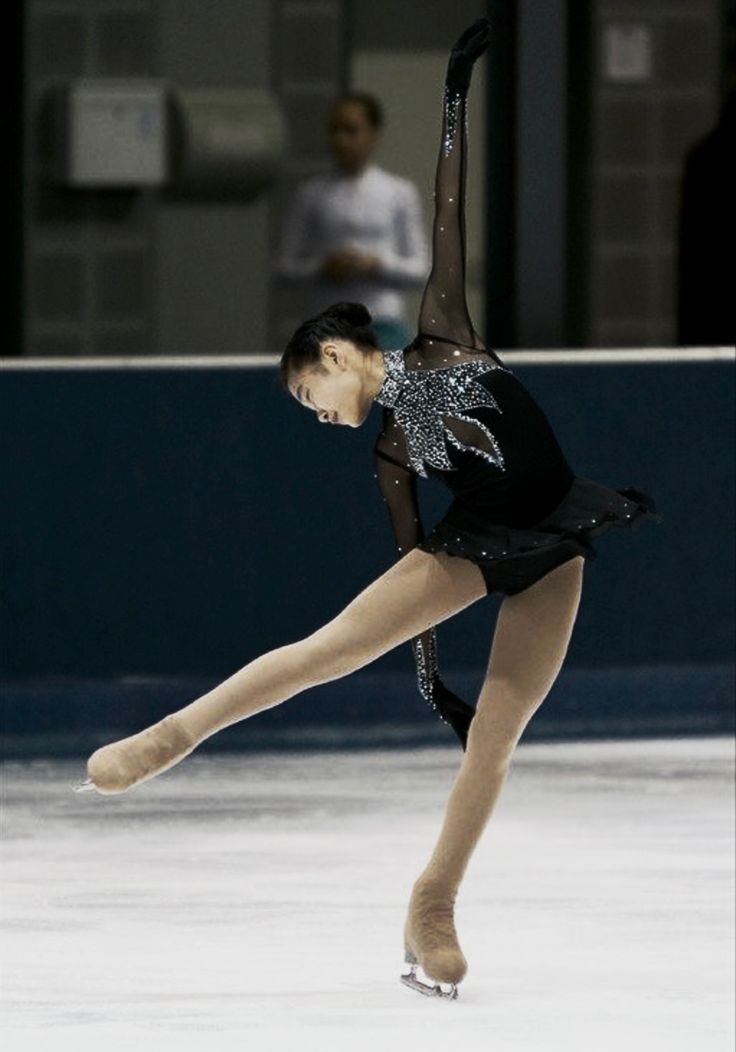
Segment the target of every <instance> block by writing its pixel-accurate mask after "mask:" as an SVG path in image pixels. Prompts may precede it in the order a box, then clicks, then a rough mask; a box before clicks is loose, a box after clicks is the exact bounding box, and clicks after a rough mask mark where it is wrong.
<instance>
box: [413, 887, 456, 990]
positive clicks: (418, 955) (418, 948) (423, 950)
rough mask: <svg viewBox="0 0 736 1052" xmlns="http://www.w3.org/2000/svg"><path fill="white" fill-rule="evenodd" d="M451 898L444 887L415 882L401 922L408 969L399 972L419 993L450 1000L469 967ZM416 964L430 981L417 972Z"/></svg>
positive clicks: (451, 895)
mask: <svg viewBox="0 0 736 1052" xmlns="http://www.w3.org/2000/svg"><path fill="white" fill-rule="evenodd" d="M454 900H455V896H454V894H450V893H449V892H448V891H447V889H446V888H438V887H437V886H433V885H432V884H429V883H423V882H422V881H417V882H416V883H415V885H414V888H413V890H412V895H411V900H410V902H409V912H408V914H407V918H406V924H405V926H404V960H405V961H406V963H407V964H408V965H410V969H409V972H408V973H407V974H404V975H402V976H401V981H402V983H404V984H405V985H406V986H410V987H411V988H412V989H413V990H416V991H418V993H421V994H424V995H425V996H427V997H443V998H446V999H448V1000H451V1001H454V1000H456V998H457V984H458V983H459V982H460V981H461V980H462V979H463V978H464V976H465V973H466V972H467V970H468V962H467V961H466V960H465V957H464V955H463V952H462V950H461V949H460V944H459V943H458V939H457V932H456V931H455V922H454V918H453V910H454ZM418 967H421V969H422V971H423V972H424V973H425V974H426V975H427V977H428V978H429V979H430V981H431V983H432V985H430V984H429V983H425V982H424V981H423V980H422V979H421V978H420V977H418V976H417V968H418ZM446 987H449V989H447V988H446Z"/></svg>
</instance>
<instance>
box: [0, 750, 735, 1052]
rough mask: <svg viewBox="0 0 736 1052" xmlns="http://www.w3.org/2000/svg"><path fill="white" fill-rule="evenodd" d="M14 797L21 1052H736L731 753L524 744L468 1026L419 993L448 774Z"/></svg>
mask: <svg viewBox="0 0 736 1052" xmlns="http://www.w3.org/2000/svg"><path fill="white" fill-rule="evenodd" d="M84 759H85V757H80V761H79V763H76V764H75V763H69V762H67V761H48V762H41V761H34V762H30V763H19V762H7V763H5V764H4V765H3V766H2V773H3V795H4V807H3V816H4V818H3V824H4V828H3V850H2V883H3V887H2V900H1V907H0V908H1V913H0V918H1V921H2V935H3V937H2V951H1V953H2V997H3V1023H2V1031H1V1034H2V1039H3V1047H4V1048H5V1049H9V1050H12V1052H31V1050H33V1052H35V1050H44V1052H48V1050H51V1049H53V1050H54V1052H59V1050H62V1052H63V1050H66V1049H70V1050H71V1049H73V1050H75V1052H84V1050H85V1049H87V1048H90V1049H92V1048H94V1049H95V1052H99V1050H100V1049H103V1048H104V1049H105V1050H112V1052H115V1050H116V1049H118V1048H120V1049H122V1048H123V1047H126V1048H135V1047H136V1043H137V1046H138V1048H139V1049H140V1050H141V1052H148V1050H149V1049H150V1050H155V1052H166V1050H169V1049H172V1050H174V1049H175V1050H177V1052H188V1050H189V1049H192V1050H194V1049H197V1050H199V1049H202V1050H206V1052H224V1050H228V1052H229V1050H230V1049H233V1050H235V1049H237V1050H238V1052H275V1050H279V1052H281V1050H282V1049H292V1048H293V1049H295V1050H297V1049H298V1050H299V1052H303V1050H305V1049H309V1050H311V1049H314V1050H315V1052H316V1050H319V1052H332V1050H338V1049H339V1050H340V1052H353V1050H355V1049H359V1050H362V1049H366V1050H367V1049H371V1050H377V1052H393V1050H397V1052H398V1050H402V1052H404V1050H411V1049H417V1052H425V1050H434V1049H437V1050H440V1049H441V1050H442V1052H448V1050H452V1052H455V1050H457V1052H473V1050H475V1049H478V1050H480V1049H483V1050H486V1049H493V1050H498V1052H558V1050H559V1052H562V1050H564V1052H578V1050H580V1052H583V1050H585V1052H589V1050H590V1052H608V1050H616V1052H619V1050H626V1052H639V1050H642V1052H656V1050H659V1049H662V1050H663V1052H665V1050H666V1052H680V1050H682V1052H686V1050H687V1052H693V1050H698V1052H732V1050H733V1047H734V1034H733V1023H734V1019H733V1017H734V1008H733V988H734V948H733V933H734V917H733V902H734V871H733V870H734V867H733V845H734V839H733V834H734V830H733V820H734V814H733V741H732V740H731V739H730V738H727V737H712V738H692V739H671V740H665V739H657V740H653V739H650V740H631V741H611V742H581V743H553V744H537V743H529V744H525V743H523V742H522V743H521V745H520V746H519V748H518V749H517V752H516V754H515V757H514V762H513V765H512V768H511V773H510V775H509V779H508V781H507V783H506V786H505V787H504V790H503V792H502V795H501V798H500V800H499V802H498V804H497V806H496V810H495V812H494V814H493V816H492V818H491V821H490V823H489V826H488V828H487V829H486V831H485V834H484V836H483V839H482V840H481V842H480V845H479V846H478V849H477V851H476V853H475V855H474V856H473V859H472V861H471V863H470V866H469V869H468V872H467V875H466V879H465V882H464V884H463V886H462V888H461V890H460V894H459V896H458V902H457V907H456V923H457V929H458V933H459V936H460V940H461V943H462V946H463V949H464V952H465V955H466V957H467V958H468V962H469V971H468V975H467V977H466V979H465V980H464V982H463V983H461V984H460V988H459V989H460V994H459V998H458V1000H457V1001H455V1002H450V1001H439V1000H434V999H429V998H427V997H422V996H421V995H420V994H418V993H415V992H414V991H412V990H409V989H408V988H407V987H405V986H403V985H402V984H401V983H400V981H399V976H400V974H401V972H402V971H404V970H405V969H406V966H405V965H404V962H403V943H402V929H403V922H404V915H405V909H406V904H407V902H408V899H409V894H410V891H411V885H412V883H413V881H414V879H415V877H416V876H417V875H418V874H419V872H420V871H421V869H422V868H423V866H424V864H425V862H426V860H427V858H428V857H429V854H430V852H431V849H432V846H433V843H434V840H435V837H436V835H437V833H438V832H439V828H440V823H441V819H442V814H443V809H444V801H445V799H446V797H447V793H448V791H449V789H450V786H451V784H452V781H453V777H454V773H455V771H456V769H457V766H458V764H459V763H460V759H461V753H460V751H459V750H458V749H456V748H455V747H454V746H453V747H439V748H426V749H413V750H403V751H401V750H391V751H386V752H382V751H373V752H357V753H348V752H342V753H332V752H331V753H329V754H328V753H310V754H299V755H295V754H279V753H271V754H262V755H257V756H254V755H245V754H244V755H237V754H219V755H218V754H210V755H207V756H198V755H197V753H195V754H194V755H193V756H190V757H188V758H187V759H186V760H184V761H183V762H182V763H181V764H179V765H178V766H177V767H175V768H174V769H173V770H171V771H169V772H166V773H165V774H164V775H162V776H160V777H159V778H158V779H155V780H154V781H151V782H147V783H144V784H143V785H140V786H138V787H137V788H136V789H133V790H131V791H130V792H128V793H126V794H124V795H122V796H118V797H103V796H99V795H98V794H96V793H73V792H72V791H71V785H72V784H73V783H75V782H78V781H79V780H81V778H83V777H84V776H85V774H84V762H83V761H84Z"/></svg>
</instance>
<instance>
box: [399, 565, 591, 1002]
mask: <svg viewBox="0 0 736 1052" xmlns="http://www.w3.org/2000/svg"><path fill="white" fill-rule="evenodd" d="M583 565H584V559H583V557H582V556H575V557H574V558H572V559H570V560H568V561H567V562H565V563H562V564H561V565H560V566H558V567H556V568H555V569H554V570H552V571H550V572H549V573H548V574H546V575H545V576H544V577H542V578H541V579H540V580H539V581H537V582H535V584H533V585H531V586H530V587H529V588H526V589H525V590H524V591H523V592H519V593H517V594H516V595H513V596H506V597H505V598H504V600H503V602H502V603H501V607H500V609H499V614H498V620H497V623H496V628H495V632H494V636H493V643H492V646H491V653H490V658H489V663H488V670H487V673H486V677H485V679H484V681H483V686H482V688H481V691H480V696H479V699H478V704H477V706H476V713H475V716H474V718H473V721H472V723H471V725H470V731H469V734H468V742H467V750H466V752H465V754H464V756H463V759H462V764H461V766H460V770H459V773H458V775H457V777H456V779H455V782H454V785H453V787H452V791H451V793H450V797H449V800H448V803H447V808H446V812H445V818H444V823H443V826H442V831H441V833H440V836H439V839H438V841H437V844H436V846H435V849H434V852H433V854H432V856H431V858H430V860H429V862H428V864H427V866H426V868H425V870H424V872H423V873H422V875H421V876H420V877H419V879H418V880H417V881H416V883H415V885H414V889H413V892H412V900H411V903H410V907H409V913H408V917H407V928H406V932H405V936H406V940H407V944H408V946H409V947H411V948H413V949H414V952H415V953H416V952H417V950H418V949H419V950H421V949H422V945H423V947H424V953H423V956H422V957H421V963H422V967H423V968H424V970H425V971H426V972H427V973H428V974H429V975H431V976H432V977H433V978H435V979H437V980H438V981H444V982H458V981H459V979H461V978H462V976H463V975H464V974H465V970H466V968H467V964H466V962H465V959H464V957H463V955H462V952H461V951H460V948H459V945H458V944H457V937H456V934H455V932H454V925H453V920H452V904H453V902H454V899H455V895H456V893H457V889H458V887H459V885H460V882H461V881H462V879H463V876H464V873H465V869H466V866H467V864H468V861H469V859H470V857H471V855H472V853H473V850H474V848H475V846H476V844H477V843H478V840H479V838H480V835H481V833H482V831H483V829H484V828H485V825H486V823H487V821H488V819H489V817H490V815H491V813H492V811H493V808H494V805H495V803H496V800H497V799H498V796H499V793H500V791H501V787H502V786H503V784H504V781H505V779H506V776H507V774H508V770H509V765H510V762H511V757H512V755H513V752H514V749H515V747H516V744H517V742H518V741H519V739H520V738H521V735H522V733H523V731H524V728H525V727H526V725H527V723H528V722H529V720H530V719H531V717H532V715H533V714H534V712H535V711H536V710H537V709H538V708H539V706H540V705H541V703H542V701H543V700H544V698H545V697H546V696H547V694H548V692H549V690H550V688H551V687H552V684H553V683H554V681H555V679H556V678H557V674H558V672H559V670H560V668H561V666H562V663H563V660H564V657H565V654H566V652H567V648H568V644H569V641H570V637H571V634H572V629H573V625H574V622H575V617H576V614H577V610H578V605H579V602H580V595H581V590H582V577H583Z"/></svg>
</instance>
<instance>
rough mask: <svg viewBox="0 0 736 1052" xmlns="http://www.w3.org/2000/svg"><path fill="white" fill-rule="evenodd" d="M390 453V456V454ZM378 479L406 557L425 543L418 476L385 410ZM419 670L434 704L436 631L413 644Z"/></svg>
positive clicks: (377, 448)
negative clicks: (419, 502) (418, 499)
mask: <svg viewBox="0 0 736 1052" xmlns="http://www.w3.org/2000/svg"><path fill="white" fill-rule="evenodd" d="M389 451H390V452H389ZM373 453H374V462H375V469H376V478H377V479H378V485H379V487H380V490H381V494H382V496H383V500H384V503H385V504H386V505H387V506H388V512H389V516H390V519H391V527H392V529H393V533H394V539H395V541H396V549H397V553H398V558H399V559H400V558H402V556H404V555H406V553H407V552H408V551H411V549H412V548H415V547H416V546H417V544H419V542H420V541H422V540H424V529H423V527H422V522H421V517H420V514H419V505H418V502H417V475H416V473H415V472H414V471H413V470H412V469H411V468H410V467H409V466H408V456H407V454H406V444H405V440H404V435H403V432H402V430H401V428H400V427H399V426H398V424H397V423H396V420H395V418H394V415H393V413H392V412H391V411H390V410H388V409H385V408H384V411H383V431H382V432H381V434H380V435H379V436H378V438H377V439H376V443H375V446H374V448H373ZM411 645H412V651H413V653H414V661H415V663H416V668H417V683H418V686H419V692H420V694H421V695H422V697H423V698H424V699H425V700H426V701H428V702H429V703H430V704H434V702H433V687H434V681H435V679H436V676H437V636H436V630H435V629H434V627H432V628H431V629H428V631H426V632H424V633H422V634H421V635H419V636H415V637H414V639H412V641H411Z"/></svg>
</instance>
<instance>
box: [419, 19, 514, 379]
mask: <svg viewBox="0 0 736 1052" xmlns="http://www.w3.org/2000/svg"><path fill="white" fill-rule="evenodd" d="M488 33H489V23H488V20H487V19H478V20H477V21H476V22H474V23H473V24H472V25H471V26H469V27H468V29H466V30H465V32H464V33H463V34H462V36H461V37H460V39H459V40H458V41H457V43H456V44H455V47H453V49H452V52H451V54H450V59H449V62H448V65H447V74H446V77H445V84H444V87H443V92H442V134H441V138H440V147H439V156H438V158H437V168H436V171H435V185H434V222H433V228H432V270H431V273H430V275H429V279H428V281H427V285H426V287H425V289H424V294H423V296H422V302H421V307H420V310H419V324H418V334H419V336H420V337H427V338H433V339H434V340H436V341H439V342H441V341H443V340H446V341H447V342H448V343H451V344H453V343H454V344H460V345H461V346H463V347H466V348H468V349H469V350H473V349H475V350H480V351H486V352H487V353H489V354H490V355H491V356H492V357H493V358H496V360H497V361H498V362H499V364H502V363H501V360H500V359H499V358H498V357H497V355H495V353H494V352H493V351H491V350H490V349H489V348H487V347H486V346H485V343H484V342H483V339H482V338H481V337H480V335H479V334H478V333H477V332H476V331H475V329H474V327H473V322H472V320H471V318H470V313H469V311H468V305H467V302H466V299H465V262H466V259H465V252H466V249H465V185H466V181H467V150H468V127H467V119H468V114H467V105H468V102H467V95H468V89H469V87H470V77H471V72H472V67H473V64H474V63H475V61H476V60H477V58H478V57H479V55H481V54H482V53H483V51H484V50H485V49H486V47H487V39H488Z"/></svg>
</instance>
